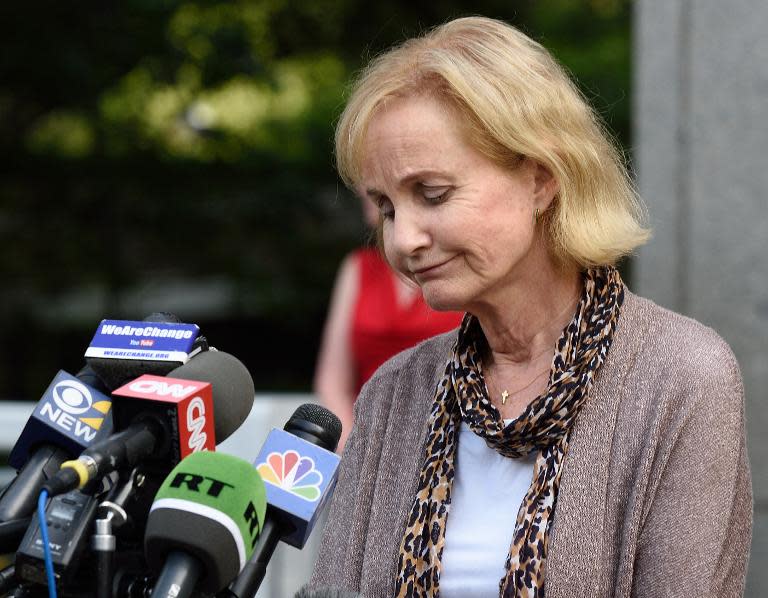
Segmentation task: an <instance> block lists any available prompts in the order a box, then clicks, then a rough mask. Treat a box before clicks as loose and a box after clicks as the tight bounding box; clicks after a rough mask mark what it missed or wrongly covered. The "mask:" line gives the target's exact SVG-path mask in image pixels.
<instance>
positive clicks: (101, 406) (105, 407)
mask: <svg viewBox="0 0 768 598" xmlns="http://www.w3.org/2000/svg"><path fill="white" fill-rule="evenodd" d="M111 407H112V401H96V402H95V403H94V404H93V408H94V409H95V410H96V411H99V412H101V413H103V414H104V415H106V414H107V413H109V410H110V408H111Z"/></svg>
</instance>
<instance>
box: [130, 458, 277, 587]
mask: <svg viewBox="0 0 768 598" xmlns="http://www.w3.org/2000/svg"><path fill="white" fill-rule="evenodd" d="M266 508H267V503H266V493H265V490H264V483H263V482H262V480H261V477H259V474H258V472H256V470H255V469H254V468H253V467H252V466H251V464H250V463H248V462H247V461H244V460H242V459H239V458H237V457H233V456H232V455H226V454H223V453H213V452H208V451H203V452H198V453H192V454H191V455H189V456H188V457H187V458H185V459H184V460H183V461H181V462H180V463H179V464H178V465H176V467H175V468H174V469H173V471H171V473H170V474H169V475H168V477H167V478H166V479H165V481H164V482H163V484H162V485H161V486H160V489H159V490H158V492H157V494H156V496H155V501H154V503H153V504H152V508H151V509H150V512H149V517H148V519H147V526H146V532H145V536H144V551H145V555H146V560H147V563H148V564H149V565H150V567H152V568H153V569H154V570H155V571H157V570H159V569H160V568H161V566H162V564H163V563H164V561H165V559H166V557H167V555H168V554H169V552H171V551H181V552H184V553H186V554H189V555H192V556H194V557H197V559H198V560H199V561H200V563H202V564H203V566H204V567H205V572H204V574H203V577H202V578H201V581H200V583H201V589H202V590H203V591H207V592H217V591H219V590H220V589H222V588H223V587H224V586H225V585H227V584H228V583H229V582H230V581H231V580H232V579H234V577H235V576H236V575H237V574H238V573H239V572H240V570H241V569H242V568H243V566H244V565H245V563H246V562H247V560H248V559H249V558H250V556H251V554H252V553H253V548H254V546H255V544H256V540H257V538H258V535H259V532H260V531H261V528H262V526H263V524H264V518H265V516H266Z"/></svg>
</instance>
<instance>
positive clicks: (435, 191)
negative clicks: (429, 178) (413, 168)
mask: <svg viewBox="0 0 768 598" xmlns="http://www.w3.org/2000/svg"><path fill="white" fill-rule="evenodd" d="M421 193H422V195H423V196H424V199H426V200H427V201H428V202H429V203H431V204H438V203H440V202H441V201H443V200H444V199H445V196H446V195H447V194H448V188H447V187H422V190H421Z"/></svg>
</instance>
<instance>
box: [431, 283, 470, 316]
mask: <svg viewBox="0 0 768 598" xmlns="http://www.w3.org/2000/svg"><path fill="white" fill-rule="evenodd" d="M421 292H422V295H423V296H424V302H425V303H426V304H427V305H429V307H431V308H432V309H434V310H435V311H465V309H464V305H465V304H466V302H465V301H464V300H463V298H461V297H459V296H458V294H456V293H451V292H448V289H444V288H443V289H438V288H429V286H428V285H425V286H422V287H421Z"/></svg>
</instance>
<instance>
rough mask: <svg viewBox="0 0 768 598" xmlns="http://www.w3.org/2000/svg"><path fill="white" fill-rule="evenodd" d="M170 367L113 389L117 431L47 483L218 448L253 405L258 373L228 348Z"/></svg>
mask: <svg viewBox="0 0 768 598" xmlns="http://www.w3.org/2000/svg"><path fill="white" fill-rule="evenodd" d="M171 374H172V375H173V378H168V377H160V376H153V375H150V374H145V375H143V376H141V377H139V378H137V379H136V380H134V381H133V382H129V383H128V384H126V385H125V386H123V387H121V388H119V389H117V390H115V391H114V392H113V393H112V394H113V420H114V428H115V430H118V432H117V433H115V434H113V435H112V436H110V437H109V438H107V439H105V440H103V441H101V442H99V443H96V444H94V445H92V446H91V447H89V448H88V449H87V450H85V451H83V453H82V454H81V455H80V456H79V457H78V458H77V459H76V460H74V461H66V462H64V463H63V464H62V467H61V470H60V471H59V472H58V473H57V474H56V475H55V476H54V477H53V478H52V479H51V480H49V481H48V482H47V483H46V484H45V486H44V488H46V489H47V490H48V492H49V494H50V495H51V496H55V495H57V494H60V493H62V492H67V491H69V490H73V489H75V488H82V487H83V486H85V485H86V484H87V483H88V482H89V481H91V480H94V479H97V478H100V477H102V476H104V475H105V474H107V473H109V472H112V471H115V470H117V469H120V468H123V467H133V466H135V465H136V464H137V463H139V462H142V464H143V465H144V466H145V467H146V468H147V469H148V470H150V471H155V472H162V473H163V474H164V473H165V472H167V471H168V470H169V469H170V468H171V467H173V466H174V465H176V464H177V463H178V462H179V461H181V460H182V459H183V458H184V457H185V456H186V455H188V454H190V453H192V452H196V451H201V450H213V449H214V448H215V444H216V439H218V440H219V441H221V440H224V439H225V438H227V437H228V436H229V435H230V434H231V433H232V432H234V431H235V430H236V429H237V428H238V427H239V426H240V424H242V422H243V421H244V420H245V418H246V417H247V415H248V413H249V412H250V409H251V406H252V405H253V399H254V387H253V379H252V378H251V375H250V374H249V373H248V370H247V369H246V368H245V366H244V365H243V364H242V363H241V362H240V361H239V360H238V359H237V358H235V357H233V356H232V355H230V354H228V353H224V352H223V351H207V352H205V353H201V354H200V355H198V356H197V357H196V358H195V359H193V360H191V361H190V362H189V363H187V364H185V365H183V366H181V367H178V368H176V369H175V370H173V371H172V372H171ZM211 387H213V388H214V389H215V401H213V400H212V394H211ZM214 421H215V422H216V423H215V424H214Z"/></svg>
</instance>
